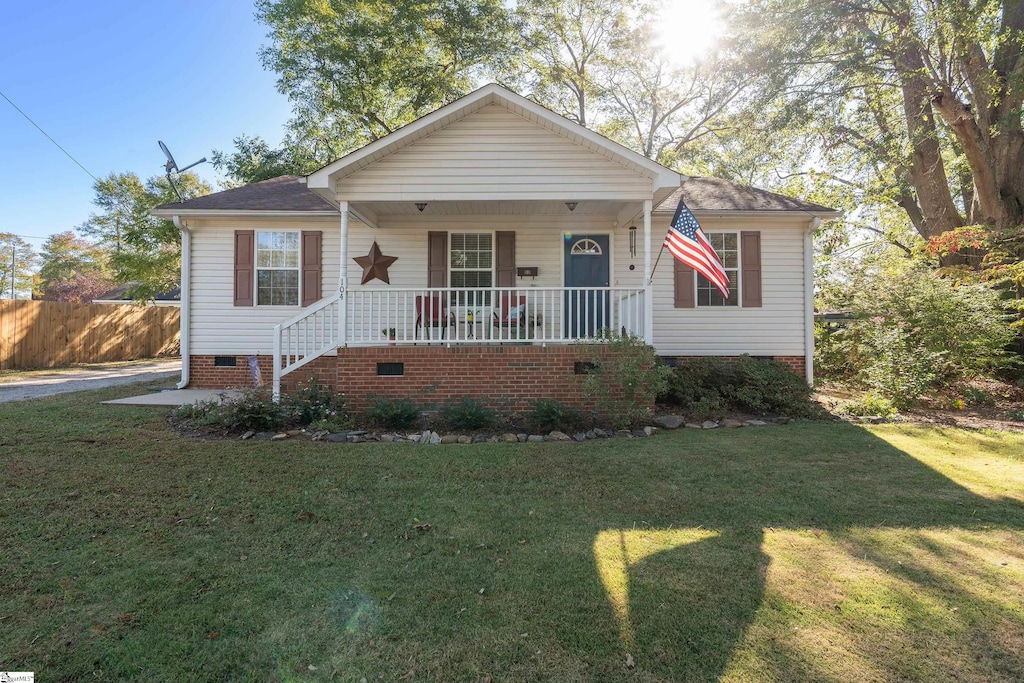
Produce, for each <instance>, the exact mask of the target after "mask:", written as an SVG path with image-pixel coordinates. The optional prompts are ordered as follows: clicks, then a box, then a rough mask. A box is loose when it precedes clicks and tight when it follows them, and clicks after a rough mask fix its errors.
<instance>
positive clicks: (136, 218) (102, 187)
mask: <svg viewBox="0 0 1024 683" xmlns="http://www.w3.org/2000/svg"><path fill="white" fill-rule="evenodd" d="M93 190H94V191H95V192H96V196H95V197H93V200H92V203H93V205H95V206H96V207H98V208H99V210H100V211H99V213H93V214H90V216H89V219H88V220H86V221H85V223H83V224H82V225H80V226H79V227H78V229H79V230H81V231H82V232H83V233H85V234H86V235H90V236H92V237H94V238H96V241H97V244H99V245H100V246H102V247H104V248H106V249H108V250H110V251H111V252H112V253H114V254H117V253H120V251H121V249H122V248H123V247H124V232H125V230H126V229H127V226H129V225H139V224H143V223H145V222H146V221H147V220H148V219H149V210H150V209H151V208H152V206H151V205H150V204H149V202H148V197H147V193H146V188H145V186H144V185H143V183H142V180H140V179H139V176H137V175H136V174H134V173H111V174H110V175H108V176H107V177H105V178H100V179H99V180H97V181H96V182H95V183H93Z"/></svg>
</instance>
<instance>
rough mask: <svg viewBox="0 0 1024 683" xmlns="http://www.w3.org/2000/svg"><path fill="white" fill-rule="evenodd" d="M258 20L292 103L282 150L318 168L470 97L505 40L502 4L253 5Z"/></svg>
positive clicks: (418, 0)
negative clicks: (298, 153)
mask: <svg viewBox="0 0 1024 683" xmlns="http://www.w3.org/2000/svg"><path fill="white" fill-rule="evenodd" d="M256 16H257V19H258V20H259V21H261V22H263V23H264V24H266V25H267V26H268V27H269V28H270V34H269V37H270V38H271V41H272V43H271V45H270V46H268V47H266V48H265V49H264V50H263V51H262V54H261V56H262V59H263V64H264V66H265V67H266V68H268V69H270V70H272V71H274V72H276V73H277V74H278V81H277V87H278V89H279V90H280V91H281V92H282V93H284V94H285V95H287V96H288V98H289V99H290V100H291V102H292V106H293V118H292V120H291V121H290V122H289V129H290V135H289V144H290V145H292V146H295V147H297V148H300V149H303V150H307V151H308V153H309V155H310V157H311V158H313V159H317V160H320V161H328V160H333V159H335V158H337V157H339V156H341V155H342V154H343V153H344V152H347V151H349V150H352V149H355V148H357V147H359V146H361V145H363V144H365V143H367V142H370V141H372V140H376V139H377V138H379V137H381V136H383V135H386V134H388V133H390V132H392V131H394V130H395V129H397V128H398V127H399V126H402V125H404V124H406V123H408V122H410V121H412V120H413V119H415V118H416V117H418V116H421V115H422V114H425V113H427V112H429V111H431V110H433V109H435V108H437V107H438V106H441V105H443V104H447V103H448V102H451V101H452V100H454V99H455V98H457V97H459V96H461V95H463V94H464V93H466V92H468V91H469V90H470V89H471V88H472V87H473V83H474V79H473V76H474V72H475V70H477V69H479V68H480V66H481V65H482V64H483V63H485V62H486V61H488V60H490V59H493V58H494V57H495V56H496V55H497V54H500V53H503V52H505V51H507V50H508V49H509V46H510V44H511V43H512V41H511V39H510V38H511V36H512V28H513V23H512V21H511V15H510V12H509V11H508V9H507V8H506V7H505V4H504V3H503V2H502V0H440V1H439V2H424V1H423V0H362V1H360V2H355V1H354V0H320V1H318V2H313V1H312V0H257V3H256Z"/></svg>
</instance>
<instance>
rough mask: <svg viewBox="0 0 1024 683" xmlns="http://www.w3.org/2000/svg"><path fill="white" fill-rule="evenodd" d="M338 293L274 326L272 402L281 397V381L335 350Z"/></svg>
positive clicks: (338, 320)
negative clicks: (292, 372)
mask: <svg viewBox="0 0 1024 683" xmlns="http://www.w3.org/2000/svg"><path fill="white" fill-rule="evenodd" d="M341 301H342V298H341V293H340V292H335V293H334V294H332V295H330V296H327V297H324V298H323V299H320V301H317V302H316V303H315V304H313V305H312V306H310V307H309V308H307V309H305V310H304V311H301V312H300V313H298V314H296V315H294V316H292V317H291V318H289V319H288V320H285V321H284V322H283V323H280V324H278V325H275V326H274V400H275V401H276V400H278V399H279V398H280V397H281V378H282V377H284V376H285V375H287V374H288V373H289V372H291V371H293V370H297V369H298V368H301V367H302V366H303V365H305V364H306V363H309V362H310V361H313V360H316V359H317V358H319V357H320V356H322V355H324V354H325V353H327V352H328V351H333V350H334V349H336V348H338V344H339V343H340V339H339V337H338V333H339V332H340V331H341V322H342V315H341V314H342V310H341Z"/></svg>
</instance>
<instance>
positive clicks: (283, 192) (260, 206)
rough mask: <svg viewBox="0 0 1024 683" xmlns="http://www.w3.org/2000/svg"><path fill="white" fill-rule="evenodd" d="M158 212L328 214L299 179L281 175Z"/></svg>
mask: <svg viewBox="0 0 1024 683" xmlns="http://www.w3.org/2000/svg"><path fill="white" fill-rule="evenodd" d="M156 208H157V210H160V211H174V210H191V211H196V210H200V211H201V210H208V211H331V210H337V207H336V206H331V204H330V202H328V201H327V200H326V199H324V198H323V197H321V196H320V195H318V194H317V193H315V192H313V191H312V190H310V189H307V188H306V183H305V182H304V181H303V178H302V176H297V175H283V176H281V177H279V178H271V179H270V180H262V181H260V182H258V183H252V184H251V185H243V186H242V187H236V188H234V189H231V190H224V191H223V192H214V193H213V194H208V195H206V196H205V197H196V198H195V199H189V200H187V201H184V202H174V203H172V204H161V205H160V206H158V207H156Z"/></svg>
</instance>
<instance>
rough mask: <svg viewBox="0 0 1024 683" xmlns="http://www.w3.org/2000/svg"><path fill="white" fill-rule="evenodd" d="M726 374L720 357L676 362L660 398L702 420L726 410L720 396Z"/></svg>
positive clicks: (726, 405) (725, 402)
mask: <svg viewBox="0 0 1024 683" xmlns="http://www.w3.org/2000/svg"><path fill="white" fill-rule="evenodd" d="M726 383H727V373H726V369H725V365H724V364H723V363H722V359H721V358H712V357H708V358H698V359H696V360H692V361H687V362H683V363H678V364H677V365H676V367H675V368H673V369H672V373H671V374H670V375H669V378H668V388H667V390H666V391H665V393H663V394H662V395H661V396H660V397H659V400H660V401H661V402H663V403H670V404H673V405H677V406H680V407H682V408H684V409H686V411H687V412H689V413H690V414H692V415H693V416H694V417H696V418H698V419H701V420H704V419H707V418H709V417H712V416H715V415H720V414H721V413H723V412H725V411H726V410H728V409H729V404H728V402H727V401H726V400H725V398H724V397H723V396H722V388H723V387H724V386H725V384H726Z"/></svg>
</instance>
